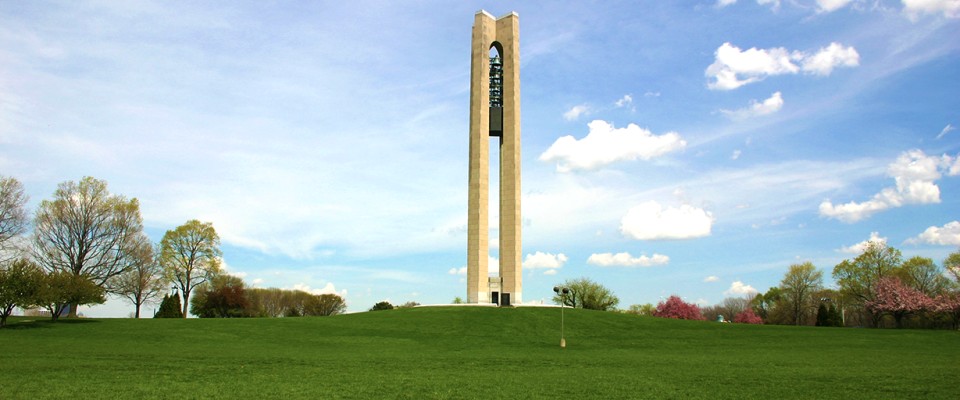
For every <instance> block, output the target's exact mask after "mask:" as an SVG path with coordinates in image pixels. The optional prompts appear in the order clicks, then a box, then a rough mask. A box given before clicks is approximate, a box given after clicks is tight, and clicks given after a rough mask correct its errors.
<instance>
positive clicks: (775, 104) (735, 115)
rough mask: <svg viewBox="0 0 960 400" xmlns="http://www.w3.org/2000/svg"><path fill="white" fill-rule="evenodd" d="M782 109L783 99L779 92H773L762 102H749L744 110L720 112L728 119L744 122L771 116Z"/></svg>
mask: <svg viewBox="0 0 960 400" xmlns="http://www.w3.org/2000/svg"><path fill="white" fill-rule="evenodd" d="M782 107H783V97H782V96H781V95H780V92H775V93H773V94H772V95H770V97H769V98H767V99H766V100H764V101H763V102H759V103H758V102H757V101H756V100H751V101H750V105H749V106H747V107H746V108H741V109H738V110H733V111H731V110H723V109H721V110H720V112H721V113H723V114H725V115H726V116H728V117H730V119H733V120H744V119H747V118H752V117H759V116H763V115H768V114H773V113H775V112H777V111H780V108H782Z"/></svg>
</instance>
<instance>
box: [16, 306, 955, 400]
mask: <svg viewBox="0 0 960 400" xmlns="http://www.w3.org/2000/svg"><path fill="white" fill-rule="evenodd" d="M565 313H566V314H565V315H566V333H567V335H566V337H567V348H566V349H563V350H562V349H560V348H559V339H560V337H559V334H560V332H559V322H560V310H559V309H556V308H516V309H496V308H481V307H434V308H414V309H402V310H392V311H381V312H370V313H361V314H352V315H342V316H336V317H326V318H283V319H232V320H196V319H190V320H152V319H150V320H129V319H102V320H76V321H61V322H58V323H48V322H46V321H34V322H30V321H27V320H26V319H24V318H15V319H13V320H12V324H11V326H9V327H8V328H4V329H2V330H0V349H2V350H0V398H44V397H54V398H56V397H64V398H66V397H69V398H184V397H186V398H209V397H219V398H243V397H252V398H290V397H303V398H307V397H309V398H409V399H420V398H485V399H491V398H553V399H556V398H570V399H578V398H925V399H929V398H958V396H960V392H958V390H960V389H957V387H958V386H957V383H958V381H960V333H958V332H950V331H922V330H874V329H869V330H868V329H840V328H813V327H783V326H747V325H731V324H718V323H712V322H695V321H676V320H665V319H659V318H651V317H637V316H633V315H623V314H614V313H604V312H595V311H583V310H570V309H567V310H566V311H565Z"/></svg>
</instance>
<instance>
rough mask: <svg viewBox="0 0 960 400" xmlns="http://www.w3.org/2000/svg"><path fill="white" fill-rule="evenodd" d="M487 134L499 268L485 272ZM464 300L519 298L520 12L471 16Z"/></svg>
mask: <svg viewBox="0 0 960 400" xmlns="http://www.w3.org/2000/svg"><path fill="white" fill-rule="evenodd" d="M491 137H497V138H499V146H500V230H499V232H500V237H499V240H500V270H499V274H498V275H497V276H493V277H491V276H489V271H488V265H487V260H488V258H489V255H490V249H489V220H488V218H489V210H488V204H489V187H490V186H489V185H490V183H489V176H490V143H491V140H490V138H491ZM469 184H470V190H469V204H468V218H467V220H468V221H467V231H468V233H467V302H468V303H496V304H499V305H505V306H507V305H510V304H512V303H520V302H522V301H523V290H522V288H523V286H522V278H523V270H522V265H521V262H522V260H521V256H522V252H521V244H520V223H521V219H520V16H519V15H517V13H515V12H511V13H510V14H507V15H504V16H502V17H500V18H495V17H494V16H493V15H490V14H489V13H487V12H486V11H483V10H480V11H478V12H477V14H476V16H475V17H474V20H473V40H472V45H471V57H470V178H469Z"/></svg>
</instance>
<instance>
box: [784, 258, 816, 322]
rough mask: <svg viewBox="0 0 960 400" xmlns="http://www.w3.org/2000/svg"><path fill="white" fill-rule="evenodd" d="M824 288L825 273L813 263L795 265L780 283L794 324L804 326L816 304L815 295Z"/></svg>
mask: <svg viewBox="0 0 960 400" xmlns="http://www.w3.org/2000/svg"><path fill="white" fill-rule="evenodd" d="M822 287H823V272H822V271H820V270H818V269H817V267H814V266H813V264H812V263H810V262H805V263H803V264H794V265H791V266H790V269H789V270H787V273H786V275H784V277H783V280H781V281H780V290H781V292H782V293H783V295H784V296H785V297H786V298H787V301H788V302H789V304H790V309H791V314H792V316H793V323H794V324H795V325H803V323H804V322H805V320H806V316H807V315H808V314H809V313H810V311H811V308H812V307H813V306H814V305H815V304H816V301H815V300H816V299H814V298H813V294H815V293H816V292H818V291H820V289H821V288H822Z"/></svg>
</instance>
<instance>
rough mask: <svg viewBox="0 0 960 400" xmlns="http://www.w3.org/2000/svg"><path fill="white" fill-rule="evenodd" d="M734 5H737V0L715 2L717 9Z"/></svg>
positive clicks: (718, 0)
mask: <svg viewBox="0 0 960 400" xmlns="http://www.w3.org/2000/svg"><path fill="white" fill-rule="evenodd" d="M736 3H737V0H717V7H719V8H723V7H726V6H729V5H731V4H736Z"/></svg>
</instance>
